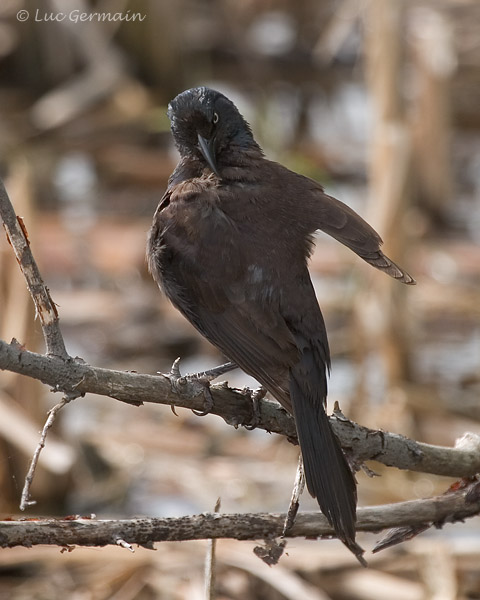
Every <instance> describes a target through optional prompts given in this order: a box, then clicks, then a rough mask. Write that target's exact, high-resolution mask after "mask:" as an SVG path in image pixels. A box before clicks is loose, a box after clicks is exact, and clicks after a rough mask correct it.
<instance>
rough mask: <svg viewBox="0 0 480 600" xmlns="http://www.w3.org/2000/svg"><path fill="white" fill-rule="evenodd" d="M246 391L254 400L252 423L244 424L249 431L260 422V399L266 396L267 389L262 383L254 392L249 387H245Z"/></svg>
mask: <svg viewBox="0 0 480 600" xmlns="http://www.w3.org/2000/svg"><path fill="white" fill-rule="evenodd" d="M244 392H246V393H248V395H249V396H250V398H251V400H252V419H251V421H250V423H248V424H247V425H244V427H245V429H247V430H248V431H252V430H253V429H255V428H256V427H257V426H258V424H259V422H260V401H261V400H263V398H265V395H266V393H267V390H266V388H264V387H263V385H261V386H260V387H258V388H257V389H256V390H255V391H254V392H253V394H252V393H251V391H250V390H249V389H248V388H245V390H244Z"/></svg>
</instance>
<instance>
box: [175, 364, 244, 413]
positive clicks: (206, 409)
mask: <svg viewBox="0 0 480 600" xmlns="http://www.w3.org/2000/svg"><path fill="white" fill-rule="evenodd" d="M236 368H237V365H236V364H235V363H232V362H228V363H225V364H223V365H220V366H218V367H215V368H213V369H209V370H207V371H203V372H201V373H189V374H187V375H182V374H181V372H180V358H177V359H175V360H174V361H173V364H172V367H171V369H170V372H169V374H168V377H169V379H170V382H171V384H172V388H173V389H174V390H175V391H176V392H178V393H180V394H183V395H184V394H185V393H186V392H187V390H188V394H189V395H191V396H194V397H196V396H199V395H200V394H201V395H203V398H204V403H203V409H202V410H195V409H193V408H192V412H193V414H195V415H197V416H198V417H204V416H205V415H208V414H209V413H210V412H211V410H212V408H213V397H212V393H211V391H210V382H211V381H212V380H213V379H216V378H217V377H219V376H220V375H223V374H224V373H228V372H229V371H232V370H233V369H236Z"/></svg>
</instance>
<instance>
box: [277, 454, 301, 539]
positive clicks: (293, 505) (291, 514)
mask: <svg viewBox="0 0 480 600" xmlns="http://www.w3.org/2000/svg"><path fill="white" fill-rule="evenodd" d="M304 488H305V470H304V468H303V458H302V453H301V452H300V455H299V457H298V465H297V473H296V475H295V483H294V486H293V491H292V497H291V499H290V504H289V506H288V511H287V516H286V517H285V522H284V524H283V531H282V537H285V536H286V535H287V533H288V532H289V530H290V529H291V527H292V526H293V524H294V523H295V517H296V516H297V512H298V507H299V506H300V496H301V495H302V492H303V490H304Z"/></svg>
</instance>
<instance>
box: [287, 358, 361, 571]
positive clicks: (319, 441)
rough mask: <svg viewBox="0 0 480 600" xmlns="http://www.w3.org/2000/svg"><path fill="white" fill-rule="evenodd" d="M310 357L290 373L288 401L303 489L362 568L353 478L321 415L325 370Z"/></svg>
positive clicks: (324, 416)
mask: <svg viewBox="0 0 480 600" xmlns="http://www.w3.org/2000/svg"><path fill="white" fill-rule="evenodd" d="M313 354H314V353H313V352H312V351H309V350H307V351H306V352H305V351H304V353H303V354H302V358H301V360H300V362H299V363H298V364H297V365H295V366H294V367H293V368H292V369H291V371H290V397H291V401H292V406H293V414H294V417H295V422H296V426H297V433H298V441H299V443H300V448H301V451H302V456H303V463H304V467H305V478H306V483H307V488H308V491H309V492H310V494H311V495H312V496H313V497H314V498H316V499H317V502H318V504H319V506H320V509H321V510H322V513H323V514H324V515H325V516H326V517H327V519H328V521H329V523H330V525H331V526H332V527H333V528H334V530H335V533H336V534H337V536H338V538H339V539H340V540H341V541H342V542H343V543H344V544H345V545H346V546H347V548H348V549H349V550H350V551H351V552H353V554H355V556H356V557H357V559H358V560H359V562H360V563H361V564H362V565H366V562H365V560H364V559H363V556H362V555H363V552H364V551H363V549H362V548H361V547H360V546H359V545H358V544H357V543H356V542H355V522H356V505H357V490H356V483H355V478H354V476H353V473H352V471H351V469H350V466H349V464H348V462H347V460H346V458H345V455H344V454H343V451H342V449H341V447H340V444H339V442H338V440H337V438H336V436H335V434H334V432H333V430H332V428H331V426H330V422H329V420H328V417H327V415H326V413H325V409H324V402H325V399H326V395H327V382H326V372H325V370H326V369H325V368H324V369H323V372H322V369H321V367H320V365H318V363H317V364H314V362H315V361H314V356H313ZM319 367H320V368H319Z"/></svg>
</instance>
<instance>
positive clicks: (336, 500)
mask: <svg viewBox="0 0 480 600" xmlns="http://www.w3.org/2000/svg"><path fill="white" fill-rule="evenodd" d="M168 116H169V118H170V121H171V128H172V133H173V138H174V141H175V144H176V146H177V149H178V151H179V152H180V162H179V163H178V165H177V167H176V168H175V170H174V172H173V174H172V175H171V176H170V179H169V182H168V188H167V191H166V192H165V194H164V195H163V198H162V199H161V201H160V204H159V206H158V208H157V210H156V212H155V216H154V218H153V224H152V227H151V230H150V233H149V239H148V247H147V258H148V264H149V268H150V271H151V273H152V275H153V277H154V279H155V281H156V282H157V283H158V285H159V286H160V287H161V288H162V289H163V291H164V292H165V294H166V295H167V297H168V298H169V299H170V300H171V302H172V303H173V304H174V305H175V306H176V308H177V309H179V310H180V311H181V312H182V313H183V315H184V316H185V317H186V318H187V319H188V320H189V321H190V322H191V323H192V324H193V325H194V326H195V327H196V328H197V329H198V331H199V332H200V333H201V334H202V335H204V336H205V337H206V338H207V339H208V340H209V341H210V342H211V343H212V344H214V345H215V346H217V347H218V348H219V349H220V350H221V351H222V352H223V353H224V354H225V355H226V356H227V357H228V358H229V359H230V360H232V361H234V362H235V363H236V364H237V365H238V366H239V367H240V368H241V369H243V370H244V371H245V372H246V373H249V374H250V375H251V376H252V377H254V378H255V379H256V380H257V381H259V382H260V383H261V384H262V385H263V386H264V387H265V388H266V389H267V390H268V391H269V392H270V393H271V394H272V395H273V396H274V397H275V398H276V399H277V400H278V401H279V402H280V404H281V405H282V406H283V407H284V408H285V409H286V410H287V411H288V412H290V413H291V414H292V415H293V417H294V419H295V423H296V428H297V434H298V440H299V443H300V448H301V452H302V456H303V461H304V467H305V477H306V483H307V488H308V491H309V492H310V494H311V495H312V496H313V497H314V498H316V499H317V501H318V504H319V506H320V508H321V510H322V512H323V514H324V515H325V516H326V517H327V519H328V521H329V522H330V524H331V525H332V527H333V528H334V530H335V532H336V535H337V536H338V537H339V539H340V540H341V541H342V542H343V543H344V544H345V545H346V546H347V547H348V548H349V549H350V550H351V551H352V552H353V553H354V554H355V555H356V556H357V558H358V559H359V560H360V561H361V562H363V558H362V554H363V550H362V549H361V548H360V546H358V544H357V543H356V542H355V520H356V502H357V494H356V483H355V478H354V476H353V474H352V471H351V469H350V466H349V464H348V462H347V460H346V458H345V456H344V454H343V451H342V449H341V447H340V444H339V442H338V440H337V438H336V437H335V434H334V433H333V431H332V429H331V426H330V423H329V421H328V418H327V415H326V412H325V408H326V397H327V373H328V372H329V370H330V354H329V347H328V340H327V333H326V330H325V323H324V320H323V317H322V313H321V312H320V308H319V306H318V303H317V299H316V296H315V292H314V289H313V286H312V282H311V280H310V276H309V272H308V268H307V262H308V258H309V256H310V254H311V252H312V247H313V237H312V236H313V233H314V232H315V231H316V230H317V229H321V230H322V231H324V232H325V233H327V234H329V235H331V236H332V237H334V238H335V239H337V240H338V241H339V242H341V243H342V244H344V245H345V246H347V247H348V248H350V249H351V250H353V251H354V252H355V253H356V254H358V255H359V256H360V257H361V258H363V259H364V260H365V261H367V262H368V263H370V264H371V265H372V266H374V267H376V268H377V269H380V270H381V271H384V272H385V273H387V274H388V275H390V276H391V277H393V278H395V279H397V280H398V281H401V282H403V283H407V284H413V283H415V281H414V279H413V278H412V277H411V276H410V275H408V273H406V272H405V271H404V270H403V269H401V268H400V267H399V266H398V265H396V264H395V263H394V262H392V261H391V260H390V259H389V258H388V257H387V256H385V254H383V252H382V251H381V249H380V246H381V244H382V240H381V238H380V236H379V235H378V234H377V233H376V231H375V230H374V229H372V227H370V225H368V223H366V222H365V221H364V220H363V219H362V218H361V217H360V216H359V215H358V214H357V213H355V212H354V211H353V210H352V209H351V208H349V207H348V206H347V205H345V204H343V203H342V202H340V201H339V200H336V199H335V198H332V197H331V196H328V195H327V194H326V193H325V192H324V190H323V188H322V186H321V185H320V184H318V183H317V182H316V181H313V180H312V179H309V178H307V177H303V176H302V175H298V174H297V173H294V172H292V171H289V170H288V169H287V168H285V167H283V166H282V165H280V164H278V163H276V162H272V161H270V160H267V159H266V158H265V157H264V154H263V152H262V150H261V148H260V146H259V145H258V144H257V143H256V141H255V140H254V138H253V135H252V131H251V129H250V126H249V125H248V123H247V122H246V121H245V120H244V118H243V117H242V115H241V114H240V113H239V111H238V109H237V108H236V106H235V105H234V104H233V103H232V102H231V101H230V100H229V99H228V98H226V97H225V96H224V95H223V94H221V93H219V92H217V91H214V90H211V89H209V88H206V87H198V88H194V89H190V90H187V91H185V92H183V93H181V94H179V95H178V96H177V97H176V98H175V99H174V100H172V102H171V103H170V105H169V108H168Z"/></svg>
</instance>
